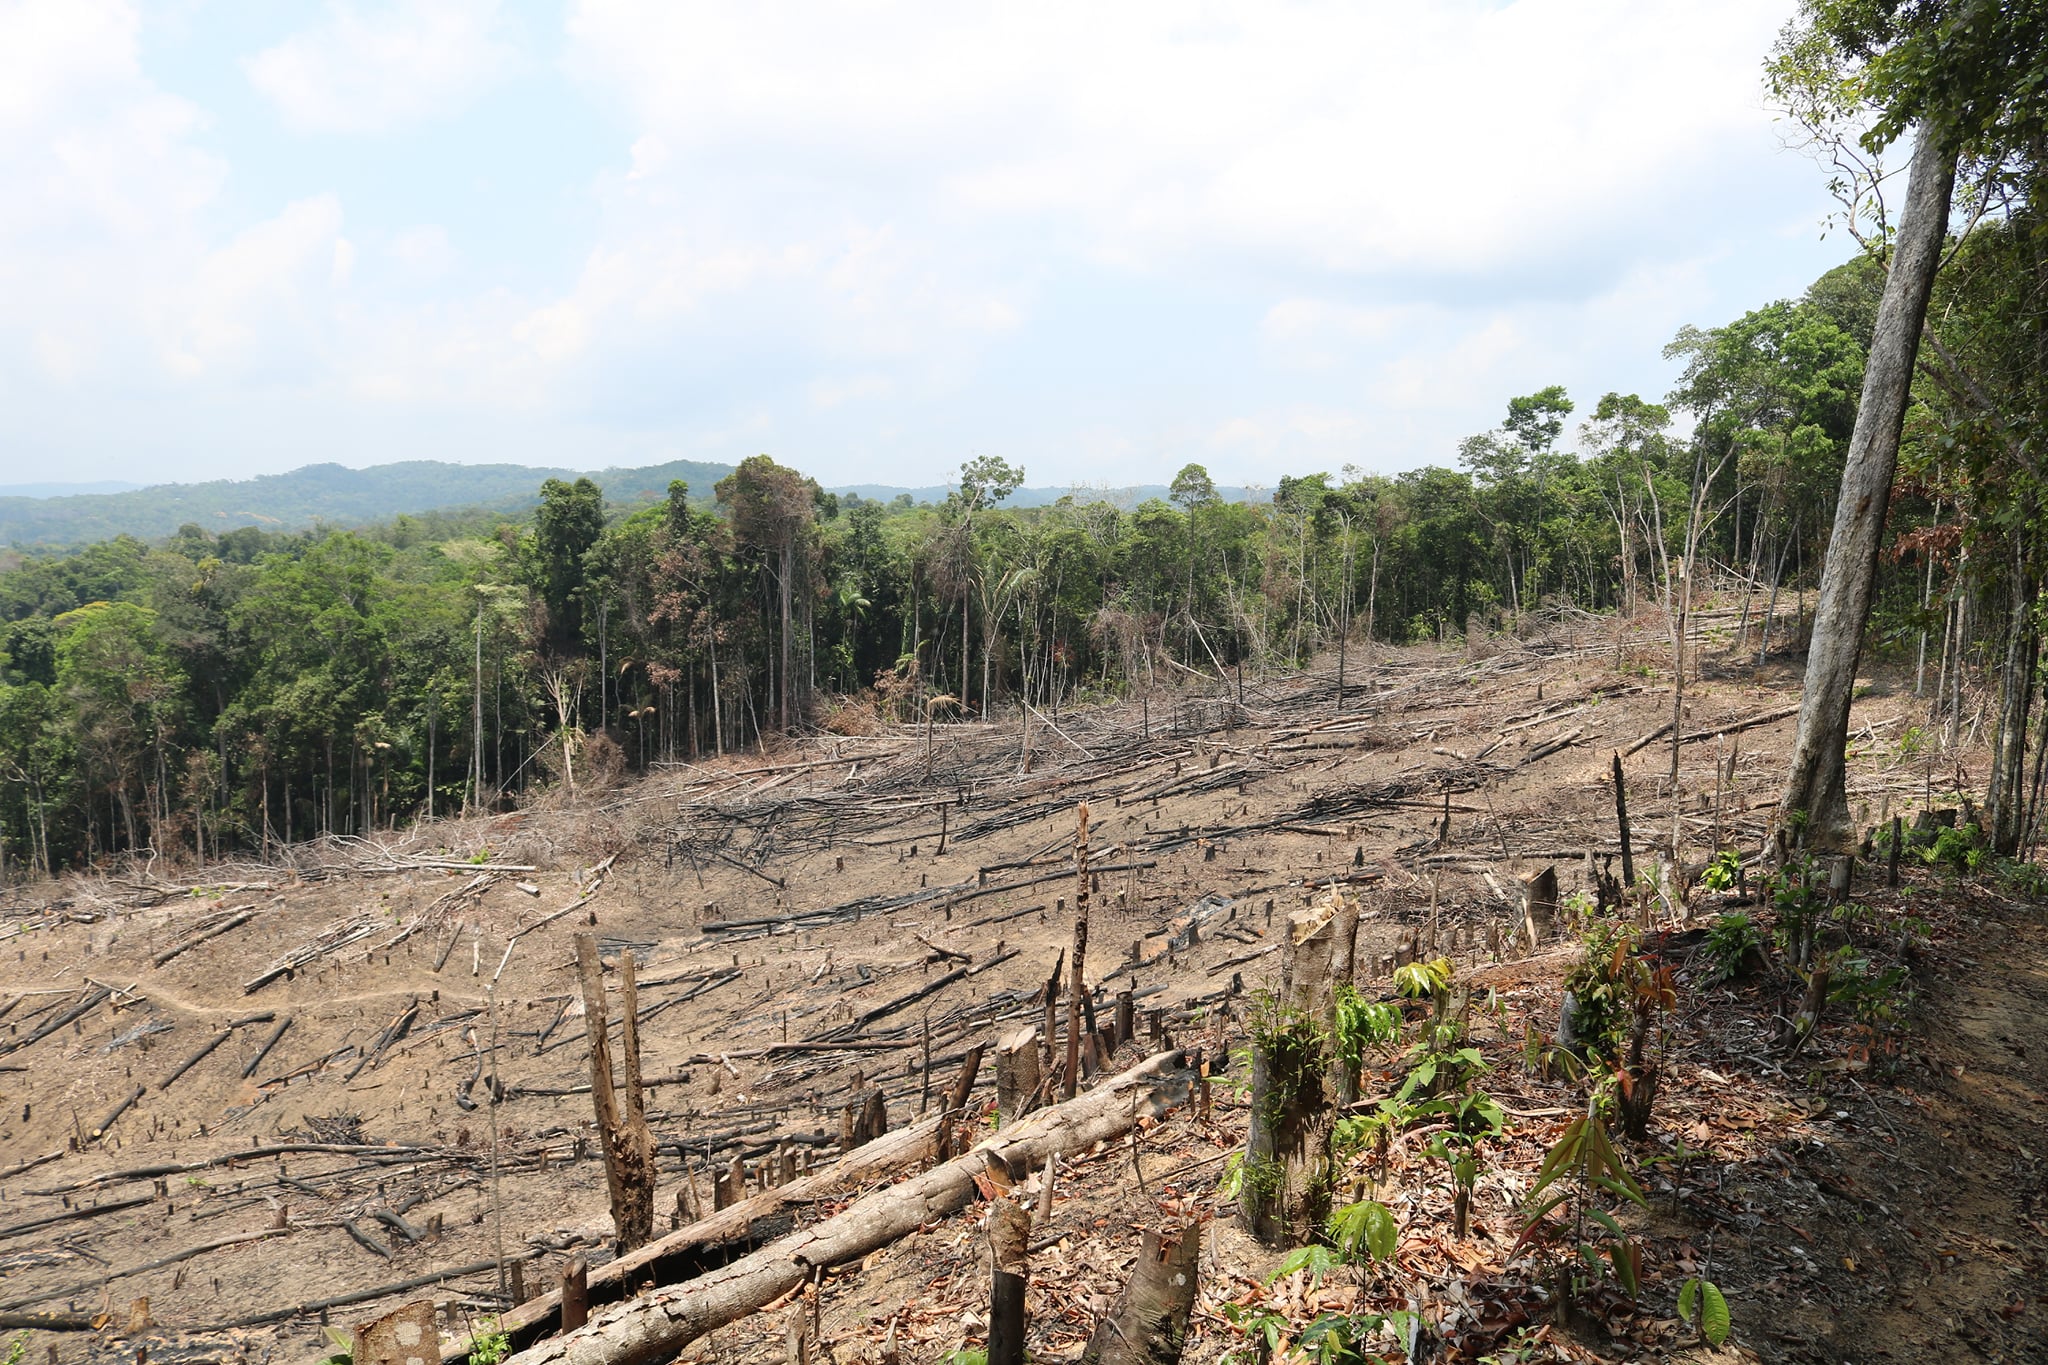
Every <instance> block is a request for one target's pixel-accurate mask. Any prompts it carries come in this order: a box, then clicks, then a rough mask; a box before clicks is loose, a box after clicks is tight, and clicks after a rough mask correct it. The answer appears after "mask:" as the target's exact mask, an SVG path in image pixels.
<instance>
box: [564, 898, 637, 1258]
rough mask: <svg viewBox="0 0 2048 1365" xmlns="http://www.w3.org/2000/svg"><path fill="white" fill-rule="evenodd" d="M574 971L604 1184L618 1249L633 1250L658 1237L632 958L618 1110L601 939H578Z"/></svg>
mask: <svg viewBox="0 0 2048 1365" xmlns="http://www.w3.org/2000/svg"><path fill="white" fill-rule="evenodd" d="M576 970H577V975H578V976H579V977H581V978H582V984H583V1012H584V1016H585V1023H586V1026H587V1027H588V1029H589V1033H590V1098H591V1103H592V1105H593V1106H594V1107H595V1109H596V1111H597V1131H598V1137H599V1139H600V1140H601V1141H602V1143H603V1145H604V1177H605V1184H606V1186H607V1187H608V1189H609V1191H610V1193H611V1201H612V1222H613V1224H614V1225H615V1226H616V1227H617V1229H618V1240H619V1250H620V1251H621V1252H626V1251H631V1250H632V1249H633V1248H634V1247H637V1246H639V1245H640V1244H641V1243H643V1242H645V1241H647V1240H648V1239H649V1238H650V1237H652V1236H653V1235H654V1180H655V1173H654V1135H653V1134H652V1133H650V1132H649V1131H648V1130H647V1115H646V1111H645V1109H644V1108H643V1104H642V1100H641V1095H640V1068H639V1062H640V1034H639V1027H638V1022H637V1020H636V1019H635V1017H634V1016H635V1013H636V1000H635V996H634V989H633V978H632V966H631V958H630V956H629V957H628V959H627V965H626V967H625V973H626V975H625V993H624V997H623V998H622V999H621V1001H620V1004H621V1006H622V1007H623V1010H624V1013H625V1020H624V1026H625V1053H626V1077H625V1084H626V1107H625V1112H624V1113H621V1112H620V1109H619V1096H618V1090H617V1088H616V1087H615V1085H614V1083H613V1081H612V1056H611V1045H610V1042H609V1031H610V1030H609V1026H608V1024H607V1022H606V1018H605V1003H604V967H603V964H602V963H601V962H599V960H598V955H597V940H596V939H595V938H592V937H591V936H590V935H589V934H578V935H576Z"/></svg>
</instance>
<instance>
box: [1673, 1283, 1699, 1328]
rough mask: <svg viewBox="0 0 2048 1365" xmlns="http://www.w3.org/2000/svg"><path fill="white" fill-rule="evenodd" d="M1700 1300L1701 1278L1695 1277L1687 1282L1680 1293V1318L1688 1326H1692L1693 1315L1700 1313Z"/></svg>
mask: <svg viewBox="0 0 2048 1365" xmlns="http://www.w3.org/2000/svg"><path fill="white" fill-rule="evenodd" d="M1699 1298H1700V1282H1699V1277H1698V1276H1694V1277H1693V1278H1692V1279H1689V1280H1687V1281H1686V1282H1685V1287H1684V1288H1683V1289H1680V1290H1679V1291H1678V1317H1679V1320H1680V1321H1681V1322H1684V1323H1685V1324H1686V1325H1687V1326H1691V1325H1692V1319H1693V1315H1694V1314H1695V1313H1697V1312H1699Z"/></svg>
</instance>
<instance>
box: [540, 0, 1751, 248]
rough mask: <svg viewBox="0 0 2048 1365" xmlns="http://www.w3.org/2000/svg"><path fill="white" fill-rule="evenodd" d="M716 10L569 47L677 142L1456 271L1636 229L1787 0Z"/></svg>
mask: <svg viewBox="0 0 2048 1365" xmlns="http://www.w3.org/2000/svg"><path fill="white" fill-rule="evenodd" d="M1200 15H1201V17H1200V18H1196V17H1194V16H1193V15H1192V13H1191V12H1190V11H1189V9H1188V7H1187V6H1185V5H1182V4H1176V3H1173V2H1172V0H1156V2H1155V3H1150V4H1145V3H1135V4H1129V5H1117V6H1109V7H1104V6H1100V5H1082V4H1061V3H1048V4H1042V5H1031V6H1008V7H1003V8H1000V9H997V10H994V11H990V10H988V9H986V8H981V7H972V6H957V5H946V4H941V3H918V2H916V0H899V2H898V3H885V4H880V5H858V6H854V5H841V6H827V7H823V8H813V9H808V10H806V11H805V12H804V13H803V15H802V16H801V17H797V16H795V15H793V14H791V13H790V12H788V11H781V10H777V9H775V8H773V7H766V6H739V7H731V8H724V9H719V10H716V11H712V12H706V11H705V10H704V9H702V8H699V7H694V6H678V5H674V4H670V3H667V0H582V2H581V3H579V4H577V5H575V7H574V8H573V10H572V12H571V16H570V19H569V31H570V35H571V37H572V39H573V40H574V43H575V47H574V49H573V62H574V64H575V65H576V66H577V68H578V69H580V70H581V71H583V72H584V73H585V74H586V75H587V76H588V77H589V79H590V80H591V81H592V82H593V83H594V84H597V85H601V86H602V87H603V88H605V89H606V90H607V91H609V92H612V93H613V94H615V95H616V97H618V98H621V99H623V100H624V101H625V102H626V103H627V106H628V107H629V109H630V110H631V111H632V113H633V115H634V116H635V117H636V119H637V120H638V121H639V122H640V123H641V125H642V126H643V127H644V128H645V129H647V130H648V131H649V133H650V134H652V135H654V136H656V137H658V138H659V139H660V141H661V142H662V143H663V145H665V146H666V147H667V148H668V149H669V151H670V152H671V153H672V154H676V155H685V156H692V155H693V156H695V157H697V158H700V159H702V160H703V161H705V162H715V163H718V164H721V165H726V164H731V163H730V160H729V159H730V158H734V157H737V156H739V155H741V154H743V153H744V154H747V155H751V156H752V157H754V158H757V159H760V160H764V161H771V162H782V163H784V164H793V165H794V166H795V167H796V168H798V173H799V174H801V175H802V177H803V178H804V180H805V182H806V183H807V184H808V185H809V186H810V187H811V188H813V189H814V190H817V191H819V192H822V193H824V194H826V195H828V196H835V197H836V196H839V195H851V196H854V197H860V196H862V194H863V188H862V187H866V186H881V187H884V192H885V197H886V200H887V202H888V203H889V204H890V205H891V206H893V215H894V216H897V217H898V218H899V219H900V218H902V217H907V216H909V215H910V214H911V213H913V212H916V211H919V210H922V211H926V212H930V213H952V214H959V215H965V216H966V217H967V218H969V219H971V220H978V221H982V222H1009V223H1019V222H1023V223H1037V224H1045V225H1050V226H1052V227H1053V228H1054V229H1055V231H1056V232H1057V234H1058V237H1057V240H1059V241H1060V242H1061V244H1062V245H1071V246H1073V247H1075V248H1078V249H1080V250H1083V251H1086V252H1089V253H1092V254H1093V255H1094V256H1095V257H1096V258H1098V259H1101V260H1105V261H1110V262H1115V263H1118V264H1121V265H1124V266H1127V267H1130V268H1134V269H1160V268H1164V267H1165V266H1166V265H1168V264H1169V263H1170V262H1172V261H1174V260H1177V259H1180V258H1183V257H1185V256H1186V255H1188V254H1190V253H1204V252H1215V251H1219V250H1227V251H1233V252H1250V253H1254V254H1256V255H1259V256H1261V257H1263V258H1266V259H1269V260H1271V261H1275V262H1285V263H1286V264H1287V265H1288V266H1290V267H1295V268H1298V267H1301V266H1308V267H1311V268H1319V269H1327V270H1335V271H1340V272H1362V273H1374V272H1384V271H1387V270H1391V269H1404V268H1407V269H1413V268H1421V269H1430V270H1447V271H1452V272H1455V273H1461V274H1464V273H1472V272H1480V271H1485V270H1488V269H1493V268H1498V267H1499V266H1501V265H1503V264H1508V263H1514V262H1526V261H1529V260H1531V259H1536V258H1540V257H1541V256H1542V255H1543V254H1544V253H1546V252H1553V251H1556V250H1559V249H1561V248H1567V247H1569V246H1570V245H1571V244H1572V243H1573V242H1574V241H1575V240H1577V239H1579V238H1581V237H1583V236H1587V235H1591V236H1595V237H1598V238H1602V239H1611V238H1613V237H1614V236H1615V235H1616V234H1617V232H1618V231H1625V230H1626V229H1627V228H1628V227H1630V226H1632V225H1640V224H1641V223H1642V219H1641V217H1640V216H1639V215H1642V214H1646V213H1648V212H1649V211H1651V207H1652V204H1653V201H1654V200H1655V199H1656V198H1657V197H1658V195H1659V193H1660V192H1667V191H1668V190H1669V189H1670V188H1671V185H1672V183H1673V182H1674V181H1675V180H1677V178H1678V177H1679V176H1680V175H1681V174H1682V172H1683V170H1684V168H1686V167H1687V165H1688V163H1689V162H1692V161H1693V160H1694V159H1696V158H1697V157H1699V156H1700V155H1702V154H1706V153H1709V152H1711V151H1714V150H1716V149H1717V148H1718V147H1720V146H1721V145H1723V144H1725V143H1726V142H1727V141H1728V140H1729V139H1730V138H1731V136H1748V135H1751V134H1753V133H1754V132H1755V131H1756V130H1758V129H1759V128H1761V127H1762V126H1763V124H1764V118H1763V114H1762V112H1761V110H1760V108H1759V100H1758V96H1757V63H1758V60H1759V56H1760V54H1761V52H1762V51H1763V50H1764V48H1765V47H1766V46H1767V45H1768V42H1769V40H1770V37H1771V35H1772V33H1773V31H1774V30H1775V28H1776V26H1777V25H1778V24H1779V23H1781V22H1782V21H1783V18H1784V5H1783V3H1782V0H1740V3H1731V4H1727V5H1718V6H1699V5H1695V4H1689V3H1684V2H1683V0H1656V2H1655V3H1639V2H1638V0H1598V2H1597V3H1587V2H1586V0H1520V2H1519V3H1514V4H1508V5H1504V6H1496V5H1487V4H1479V3H1476V0H1464V2H1462V3H1449V4H1438V5H1410V6H1401V7H1391V6H1358V5H1352V4H1343V3H1336V0H1324V2H1321V3H1305V4H1296V5H1288V6H1276V5H1272V4H1269V3H1263V2H1262V0H1236V2H1235V3H1219V4H1213V5H1209V6H1205V7H1204V8H1203V9H1202V11H1201V12H1200Z"/></svg>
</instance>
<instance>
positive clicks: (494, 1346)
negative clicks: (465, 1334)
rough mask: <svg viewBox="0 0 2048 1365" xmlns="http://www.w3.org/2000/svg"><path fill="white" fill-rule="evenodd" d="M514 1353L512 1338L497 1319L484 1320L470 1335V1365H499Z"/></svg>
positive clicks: (480, 1321) (479, 1322)
mask: <svg viewBox="0 0 2048 1365" xmlns="http://www.w3.org/2000/svg"><path fill="white" fill-rule="evenodd" d="M511 1353H512V1338H511V1336H510V1334H509V1333H507V1332H506V1331H505V1326H504V1323H502V1322H501V1321H500V1320H499V1319H497V1318H483V1319H481V1320H479V1321H478V1323H477V1324H476V1327H475V1328H474V1329H473V1330H472V1331H471V1332H470V1334H469V1365H498V1363H499V1362H500V1361H502V1360H503V1359H504V1358H505V1357H506V1356H508V1355H510V1354H511Z"/></svg>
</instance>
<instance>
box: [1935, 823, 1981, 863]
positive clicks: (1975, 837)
mask: <svg viewBox="0 0 2048 1365" xmlns="http://www.w3.org/2000/svg"><path fill="white" fill-rule="evenodd" d="M1986 852H1987V850H1986V849H1985V846H1984V832H1983V830H1981V829H1979V828H1978V827H1977V826H1976V825H1975V824H1974V823H1973V824H1967V825H1962V826H1958V827H1950V826H1944V827H1942V828H1940V829H1938V830H1936V831H1935V834H1934V842H1933V843H1932V844H1929V845H1928V846H1927V847H1926V848H1923V849H1921V850H1920V860H1921V861H1922V862H1924V863H1926V864H1927V865H1928V866H1929V867H1945V868H1947V869H1949V871H1951V872H1954V873H1957V874H1961V873H1964V872H1975V871H1976V870H1977V869H1978V868H1979V867H1981V866H1983V863H1984V857H1985V854H1986Z"/></svg>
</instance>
